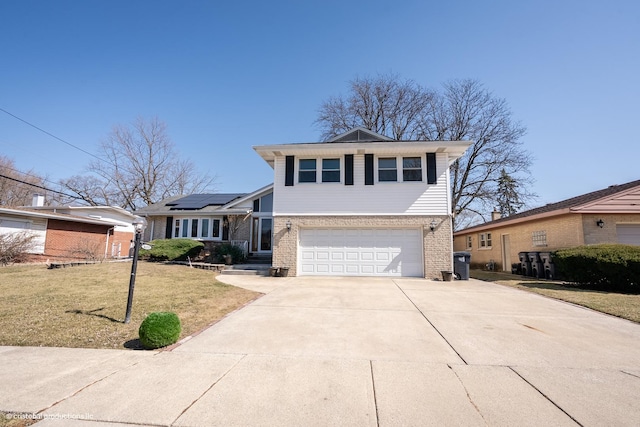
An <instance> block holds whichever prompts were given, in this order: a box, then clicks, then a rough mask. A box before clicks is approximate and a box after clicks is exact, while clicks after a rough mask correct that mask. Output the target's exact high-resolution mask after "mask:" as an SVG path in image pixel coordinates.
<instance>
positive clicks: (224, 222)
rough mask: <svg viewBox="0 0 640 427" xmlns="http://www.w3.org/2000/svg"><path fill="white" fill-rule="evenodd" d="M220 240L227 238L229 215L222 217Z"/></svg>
mask: <svg viewBox="0 0 640 427" xmlns="http://www.w3.org/2000/svg"><path fill="white" fill-rule="evenodd" d="M222 240H229V217H228V216H226V215H225V216H223V217H222Z"/></svg>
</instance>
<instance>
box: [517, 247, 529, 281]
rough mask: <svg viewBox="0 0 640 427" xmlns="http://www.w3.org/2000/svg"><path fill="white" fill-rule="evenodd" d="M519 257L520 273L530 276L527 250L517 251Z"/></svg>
mask: <svg viewBox="0 0 640 427" xmlns="http://www.w3.org/2000/svg"><path fill="white" fill-rule="evenodd" d="M518 257H519V258H520V274H522V275H523V276H531V261H529V253H528V252H518Z"/></svg>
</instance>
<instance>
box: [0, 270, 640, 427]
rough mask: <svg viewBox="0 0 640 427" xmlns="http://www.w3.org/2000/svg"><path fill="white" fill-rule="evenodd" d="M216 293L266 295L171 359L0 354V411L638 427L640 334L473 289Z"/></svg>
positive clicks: (290, 283) (91, 421)
mask: <svg viewBox="0 0 640 427" xmlns="http://www.w3.org/2000/svg"><path fill="white" fill-rule="evenodd" d="M220 279H221V280H224V281H225V282H227V283H230V284H233V285H237V286H242V287H246V288H249V289H253V290H259V291H261V292H265V293H266V295H265V296H263V297H262V298H260V299H258V300H256V301H255V302H253V303H252V304H250V305H248V306H246V307H245V308H243V309H241V310H239V311H237V312H234V313H232V314H231V315H229V316H227V317H226V318H225V319H223V320H222V321H220V322H218V323H217V324H215V325H214V326H212V327H211V328H209V329H207V330H205V331H203V332H202V333H200V334H198V335H196V336H195V337H193V338H191V339H188V340H186V341H185V342H183V343H182V344H181V345H180V346H178V347H176V348H174V349H173V350H172V351H163V352H144V351H125V350H123V351H114V350H82V349H60V348H17V347H1V348H0V379H1V380H2V385H3V387H2V388H0V410H2V411H8V412H12V413H16V414H18V415H19V414H22V415H24V416H27V415H29V414H35V416H36V417H39V418H43V421H41V422H40V423H39V424H38V426H40V425H42V426H45V427H46V426H58V425H60V426H62V425H65V426H83V425H86V426H94V427H95V426H100V425H105V426H117V425H118V424H119V423H121V424H122V425H125V424H137V425H167V426H168V425H172V426H196V425H224V426H228V425H231V426H233V425H239V426H244V425H265V426H267V425H269V426H271V425H311V426H313V425H317V426H325V425H354V426H366V425H370V426H376V425H380V426H395V425H402V426H404V425H421V426H422V425H531V426H533V425H535V426H540V425H594V426H596V425H597V426H599V425H616V426H624V425H629V426H637V425H640V401H639V400H638V398H637V396H640V325H638V324H634V323H631V322H627V321H624V320H621V319H617V318H614V317H611V316H607V315H603V314H599V313H596V312H593V311H591V310H588V309H584V308H581V307H577V306H574V305H571V304H567V303H563V302H559V301H555V300H551V299H548V298H544V297H541V296H538V295H534V294H529V293H526V292H523V291H519V290H516V289H512V288H507V287H502V286H498V285H494V284H490V283H485V282H480V281H475V280H470V281H456V282H433V281H427V280H419V279H380V278H270V277H251V276H220ZM72 419H73V420H72Z"/></svg>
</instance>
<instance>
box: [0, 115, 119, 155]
mask: <svg viewBox="0 0 640 427" xmlns="http://www.w3.org/2000/svg"><path fill="white" fill-rule="evenodd" d="M0 111H2V112H3V113H5V114H7V115H9V116H11V117H13V118H14V119H17V120H20V121H21V122H22V123H24V124H26V125H28V126H31V127H32V128H34V129H37V130H39V131H40V132H42V133H44V134H46V135H49V136H50V137H52V138H55V139H57V140H58V141H60V142H62V143H64V144H67V145H68V146H69V147H72V148H75V149H76V150H79V151H82V152H83V153H85V154H88V155H89V156H91V157H94V158H96V159H98V160H100V161H101V162H106V163H109V164H111V162H109V161H108V160H105V159H103V158H102V157H99V156H96V155H95V154H93V153H90V152H88V151H87V150H84V149H82V148H80V147H78V146H76V145H73V144H72V143H70V142H67V141H65V140H64V139H62V138H59V137H57V136H55V135H54V134H52V133H51V132H47V131H46V130H44V129H42V128H39V127H38V126H36V125H34V124H33V123H29V122H28V121H26V120H24V119H22V118H20V117H18V116H16V115H15V114H12V113H10V112H8V111H7V110H5V109H4V108H0Z"/></svg>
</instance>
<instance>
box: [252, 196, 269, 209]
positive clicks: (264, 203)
mask: <svg viewBox="0 0 640 427" xmlns="http://www.w3.org/2000/svg"><path fill="white" fill-rule="evenodd" d="M272 211H273V193H269V194H265V195H264V196H262V197H260V198H258V199H254V201H253V212H254V213H257V212H272Z"/></svg>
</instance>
